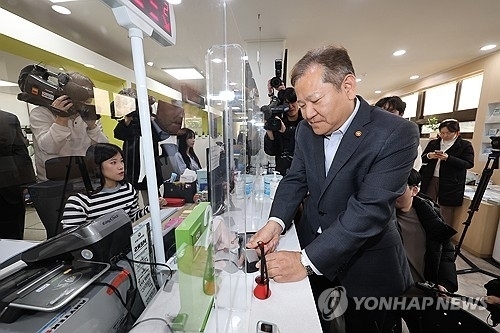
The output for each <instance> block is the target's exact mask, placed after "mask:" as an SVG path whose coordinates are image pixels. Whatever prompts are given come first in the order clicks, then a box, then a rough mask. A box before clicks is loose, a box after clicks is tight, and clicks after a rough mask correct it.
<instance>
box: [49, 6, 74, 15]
mask: <svg viewBox="0 0 500 333" xmlns="http://www.w3.org/2000/svg"><path fill="white" fill-rule="evenodd" d="M52 10H53V11H55V12H58V13H59V14H63V15H69V14H71V10H69V9H68V8H66V7H63V6H59V5H52Z"/></svg>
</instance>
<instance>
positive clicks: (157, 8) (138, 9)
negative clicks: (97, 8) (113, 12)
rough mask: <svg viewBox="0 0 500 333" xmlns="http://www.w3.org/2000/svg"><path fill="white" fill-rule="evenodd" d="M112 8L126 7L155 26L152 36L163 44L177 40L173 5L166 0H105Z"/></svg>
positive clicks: (170, 43) (151, 25) (173, 42)
mask: <svg viewBox="0 0 500 333" xmlns="http://www.w3.org/2000/svg"><path fill="white" fill-rule="evenodd" d="M103 1H104V2H106V3H107V4H108V5H109V6H111V7H112V8H117V7H123V6H124V7H126V8H128V9H129V10H131V11H132V12H133V13H135V14H136V15H137V16H138V17H139V18H140V19H141V20H142V21H143V22H145V23H146V24H147V25H149V26H150V27H152V28H153V34H152V35H151V37H152V38H153V39H155V40H156V41H158V42H159V43H160V44H162V45H165V46H167V45H174V44H175V41H176V30H175V17H174V10H173V6H172V5H171V4H169V3H168V2H167V1H165V0H103Z"/></svg>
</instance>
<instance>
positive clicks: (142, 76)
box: [128, 28, 165, 279]
mask: <svg viewBox="0 0 500 333" xmlns="http://www.w3.org/2000/svg"><path fill="white" fill-rule="evenodd" d="M128 35H129V37H130V42H131V45H132V58H133V61H134V72H135V81H136V85H137V86H136V89H137V99H138V101H139V119H140V123H141V140H142V150H143V151H142V155H143V158H144V164H145V165H144V167H145V170H146V175H147V178H146V180H147V189H148V197H149V208H150V211H151V230H152V232H153V244H154V249H155V256H156V262H159V263H165V251H164V248H163V234H162V226H161V220H160V203H159V201H158V200H155V199H156V198H158V187H157V179H156V164H155V159H154V151H153V140H152V137H151V116H150V114H149V103H148V90H147V87H146V67H145V62H144V49H143V42H142V41H143V32H142V30H141V29H139V28H129V30H128ZM160 279H161V278H160Z"/></svg>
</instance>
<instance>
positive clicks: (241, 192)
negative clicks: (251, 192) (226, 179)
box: [234, 171, 245, 199]
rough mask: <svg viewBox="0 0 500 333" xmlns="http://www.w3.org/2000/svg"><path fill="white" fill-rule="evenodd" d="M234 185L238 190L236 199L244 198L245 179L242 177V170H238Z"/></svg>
mask: <svg viewBox="0 0 500 333" xmlns="http://www.w3.org/2000/svg"><path fill="white" fill-rule="evenodd" d="M234 187H235V191H236V199H243V198H244V197H245V180H244V179H243V178H242V177H241V171H236V176H235V179H234Z"/></svg>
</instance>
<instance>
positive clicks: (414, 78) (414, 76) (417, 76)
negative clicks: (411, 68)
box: [410, 75, 420, 80]
mask: <svg viewBox="0 0 500 333" xmlns="http://www.w3.org/2000/svg"><path fill="white" fill-rule="evenodd" d="M419 77H420V76H419V75H412V76H410V80H416V79H418V78H419Z"/></svg>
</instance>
